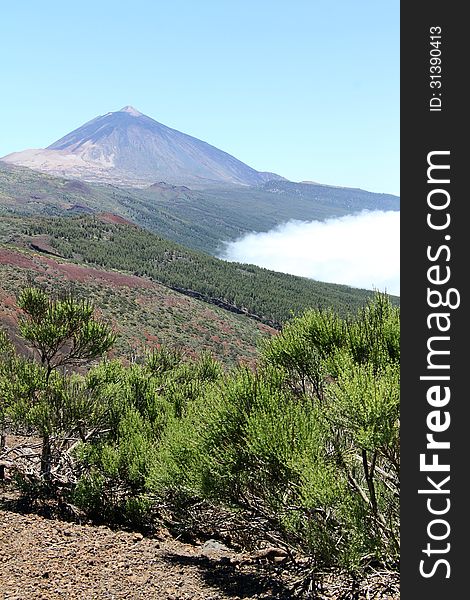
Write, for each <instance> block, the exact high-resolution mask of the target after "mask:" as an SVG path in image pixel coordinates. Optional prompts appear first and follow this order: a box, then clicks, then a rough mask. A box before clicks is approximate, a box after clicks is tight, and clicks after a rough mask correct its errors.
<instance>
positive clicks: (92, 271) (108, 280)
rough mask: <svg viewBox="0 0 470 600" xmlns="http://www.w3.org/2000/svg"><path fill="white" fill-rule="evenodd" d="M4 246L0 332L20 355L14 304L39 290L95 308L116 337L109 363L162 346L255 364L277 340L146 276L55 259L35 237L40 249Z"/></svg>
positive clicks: (0, 267) (244, 319)
mask: <svg viewBox="0 0 470 600" xmlns="http://www.w3.org/2000/svg"><path fill="white" fill-rule="evenodd" d="M32 247H33V244H31V245H30V248H21V247H17V246H15V245H12V244H9V245H8V246H4V245H3V246H2V245H0V328H4V329H6V330H7V331H8V333H9V335H10V337H11V338H12V339H13V340H14V343H15V346H16V347H17V349H18V350H19V351H20V352H22V353H27V352H28V350H27V348H26V346H25V345H24V342H23V341H22V339H21V338H20V336H19V332H18V314H19V313H18V309H17V305H16V297H17V296H18V293H19V292H20V291H21V289H22V288H24V287H25V286H27V285H31V283H35V284H36V285H40V286H42V287H45V288H46V289H47V290H48V291H50V292H52V293H61V292H66V291H70V289H72V290H73V291H74V293H75V294H76V295H78V296H79V297H85V298H90V299H91V300H93V301H94V303H95V306H96V307H97V309H98V310H99V313H100V315H101V317H103V318H104V319H105V320H106V321H107V322H109V323H110V325H111V326H112V328H113V330H114V331H116V333H117V334H118V338H117V341H116V343H115V345H114V347H113V349H112V352H111V356H115V357H119V358H127V359H132V358H133V357H135V356H136V355H137V356H138V355H139V354H141V353H142V352H143V349H144V348H152V347H155V346H159V345H160V344H162V345H164V346H166V347H178V348H181V349H182V350H183V351H184V352H185V353H186V354H189V355H193V356H196V355H198V354H199V353H200V352H202V351H208V352H211V353H212V354H213V355H214V356H215V357H217V358H218V359H219V360H220V361H222V363H224V364H225V365H227V366H234V365H236V364H237V363H238V362H240V361H242V362H246V363H253V362H254V361H255V360H256V359H257V358H258V345H259V342H260V340H261V339H262V338H264V337H267V336H269V335H272V334H274V333H275V330H274V329H272V328H271V327H268V326H267V325H264V324H263V323H260V322H257V321H255V320H253V319H250V318H249V317H247V316H244V315H241V314H234V313H232V312H229V311H226V310H223V309H222V308H220V307H217V306H215V305H210V304H208V303H206V302H202V301H200V300H198V299H196V298H191V297H188V296H187V295H184V294H181V293H178V292H176V291H174V290H171V289H169V288H168V287H167V286H164V285H162V284H159V283H157V282H155V281H151V280H150V279H149V278H147V277H138V276H136V275H131V274H126V273H122V272H119V271H114V270H110V269H105V268H93V267H91V266H89V265H80V264H78V263H77V262H76V261H70V260H64V259H63V258H61V257H58V256H56V255H54V254H53V249H52V248H49V247H48V246H47V244H44V240H41V239H39V238H36V244H34V247H35V249H32Z"/></svg>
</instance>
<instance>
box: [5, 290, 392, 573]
mask: <svg viewBox="0 0 470 600" xmlns="http://www.w3.org/2000/svg"><path fill="white" fill-rule="evenodd" d="M41 301H42V300H41V297H40V296H39V300H37V304H34V302H33V301H32V300H31V303H30V319H31V321H32V322H34V319H35V318H36V316H35V315H38V317H37V318H38V319H40V317H41V315H42V313H43V311H42V310H40V309H39V308H37V310H36V311H35V309H34V306H39V304H40V302H41ZM44 306H46V305H44ZM47 306H49V305H47ZM399 337H400V336H399V311H398V309H397V308H395V307H393V305H392V304H391V302H390V299H389V298H388V297H386V296H385V295H381V294H376V296H375V298H374V299H373V300H372V301H370V303H369V304H368V305H367V306H366V307H365V308H364V309H361V310H359V311H358V312H357V313H356V315H355V316H354V317H352V316H348V317H340V316H339V315H337V314H336V313H334V312H332V311H330V310H310V311H307V312H305V313H304V314H303V315H302V316H299V317H296V318H294V319H292V320H291V321H290V322H289V323H288V324H287V325H286V326H285V327H284V329H283V330H282V331H281V332H280V333H279V334H278V335H277V336H276V337H274V338H272V339H271V341H270V342H269V343H267V344H266V345H265V347H264V349H263V361H262V363H261V364H260V365H259V366H258V368H257V369H256V370H250V369H248V368H243V367H238V368H237V369H235V370H233V371H231V372H225V371H223V370H222V369H221V367H220V365H219V363H218V362H217V361H215V360H214V358H213V357H212V356H211V355H209V354H207V353H203V354H201V356H200V357H199V358H198V359H195V360H194V359H190V358H188V357H187V356H185V355H184V354H182V353H181V352H179V351H176V350H169V349H165V348H158V349H154V350H152V351H149V352H148V354H147V355H146V357H145V359H144V360H143V361H142V362H140V363H133V364H131V365H129V366H124V365H122V364H120V363H119V362H117V361H107V360H104V361H102V362H101V363H100V364H98V365H96V366H95V367H93V368H91V369H90V370H89V371H88V373H87V374H86V376H84V377H81V376H77V375H74V376H71V375H62V374H60V373H59V372H57V371H53V372H52V374H51V376H50V377H49V379H46V377H45V367H43V366H41V365H38V364H35V363H32V362H28V361H24V360H23V361H19V359H17V358H15V355H14V353H13V352H12V349H11V347H10V346H9V344H8V341H7V340H6V338H5V336H3V337H0V356H1V357H3V358H2V363H1V365H2V366H1V369H0V386H1V387H0V389H1V390H2V392H3V397H4V398H6V399H7V400H6V402H5V406H7V412H8V414H9V415H10V416H11V417H14V418H15V419H16V420H17V422H22V423H23V424H27V425H29V426H32V427H34V428H36V430H37V431H39V432H40V433H41V434H42V435H43V437H44V439H49V441H50V440H52V439H53V440H64V439H65V438H66V436H69V435H70V434H71V432H73V431H75V435H76V437H77V438H78V439H81V443H80V444H78V445H77V446H76V447H75V450H74V451H73V457H74V461H75V467H74V468H75V473H76V474H77V477H78V481H77V484H76V485H75V487H74V489H73V494H72V499H73V501H74V502H75V503H77V504H78V505H79V506H81V507H82V508H84V509H85V510H87V511H88V512H89V513H90V514H92V515H95V516H100V517H101V518H106V519H118V520H120V521H124V522H126V523H132V524H134V525H140V526H142V525H146V524H149V523H150V522H151V520H152V518H153V515H154V513H155V510H156V506H157V505H158V504H159V503H163V500H165V502H168V498H171V497H185V498H188V497H192V498H206V499H210V500H211V501H212V502H214V503H219V504H222V505H224V506H231V507H236V508H243V509H244V510H246V511H249V512H251V513H252V514H253V515H254V516H255V517H256V518H257V520H258V521H259V520H260V519H261V520H264V521H265V522H267V523H269V527H270V528H271V530H274V531H275V532H276V534H277V536H278V537H279V536H280V537H281V539H283V540H284V541H285V542H286V543H288V544H290V545H291V546H294V547H298V548H299V549H301V550H302V551H303V552H305V553H308V554H309V555H310V556H311V557H312V558H313V559H314V561H315V562H316V564H317V566H318V567H319V568H320V567H324V566H341V567H345V568H347V569H349V570H351V571H360V570H363V569H366V568H368V567H369V566H373V567H377V566H386V567H388V568H397V565H398V556H399V542H398V540H399V356H400V355H399ZM12 373H13V374H14V377H10V379H8V378H7V376H6V375H7V374H10V375H11V374H12Z"/></svg>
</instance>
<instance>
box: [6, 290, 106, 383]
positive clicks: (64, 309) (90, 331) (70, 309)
mask: <svg viewBox="0 0 470 600" xmlns="http://www.w3.org/2000/svg"><path fill="white" fill-rule="evenodd" d="M18 306H19V308H21V309H22V311H23V313H24V314H23V316H22V317H21V318H20V321H19V329H20V332H21V335H22V336H23V337H24V338H25V340H27V341H28V342H29V343H30V344H31V345H32V346H33V348H35V349H36V350H37V352H38V354H39V358H40V361H41V364H42V365H43V366H44V367H45V368H46V378H49V376H50V373H51V372H52V370H53V369H57V368H58V367H63V366H65V365H79V364H80V363H85V362H89V361H91V360H93V359H94V358H97V357H98V356H101V355H102V354H103V353H104V352H106V351H107V350H109V348H110V347H111V346H112V345H113V343H114V341H115V339H116V336H115V335H114V334H113V333H112V332H111V330H110V328H109V326H108V325H106V324H105V323H102V322H100V321H98V320H97V319H96V318H95V317H94V307H93V304H91V302H89V301H87V300H77V299H75V298H74V297H73V296H71V295H68V296H66V297H65V298H63V299H60V298H57V299H51V298H50V297H48V295H47V294H46V293H45V292H44V291H43V290H40V289H38V288H26V289H25V290H23V291H22V292H21V294H20V296H19V298H18Z"/></svg>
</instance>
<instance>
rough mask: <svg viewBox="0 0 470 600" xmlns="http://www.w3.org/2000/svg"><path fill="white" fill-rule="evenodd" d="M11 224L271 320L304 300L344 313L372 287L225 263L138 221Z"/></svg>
mask: <svg viewBox="0 0 470 600" xmlns="http://www.w3.org/2000/svg"><path fill="white" fill-rule="evenodd" d="M13 221H15V219H13ZM14 226H15V225H13V223H12V227H14ZM16 228H17V229H18V228H19V229H21V231H22V234H21V235H24V236H26V238H25V239H26V240H27V241H28V242H29V243H30V244H34V243H35V239H37V238H38V237H39V236H40V237H41V239H44V236H46V238H47V240H48V243H49V248H50V250H52V251H53V252H56V253H57V254H58V255H59V256H61V257H64V258H66V259H70V260H73V261H74V262H84V263H89V264H93V265H98V266H100V267H105V268H107V269H116V270H120V271H125V272H128V273H132V274H135V275H138V276H142V277H149V278H151V279H153V280H155V281H158V282H160V283H162V284H164V285H166V286H168V287H171V288H173V289H175V290H178V291H183V292H185V293H187V294H188V295H193V296H196V297H199V298H200V299H205V300H207V301H210V302H212V303H215V304H219V305H221V306H224V307H225V308H229V309H230V308H231V309H233V310H235V311H241V312H244V313H248V314H251V315H255V316H256V317H257V318H258V319H259V320H261V321H263V322H265V323H267V324H270V325H273V324H277V325H278V326H279V325H280V324H282V323H283V322H285V321H286V320H288V319H289V318H290V317H292V315H293V314H297V313H299V312H301V311H303V310H305V309H307V308H327V307H328V308H332V309H334V310H335V311H336V312H338V314H342V315H346V314H347V313H350V312H351V311H352V312H354V311H356V310H357V309H358V308H359V307H361V306H363V305H364V303H365V302H366V300H367V298H369V297H370V296H371V295H372V291H369V290H361V289H356V288H351V287H348V286H345V285H337V284H331V283H321V282H317V281H313V280H310V279H306V278H303V277H297V276H294V275H287V274H283V273H277V272H275V271H270V270H267V269H263V268H260V267H256V266H253V265H245V264H239V263H229V262H226V261H222V260H219V259H217V258H214V257H212V256H209V255H207V254H204V253H201V252H197V251H193V250H189V249H186V248H184V247H182V246H180V245H178V244H176V243H174V242H171V241H168V240H164V239H162V238H160V237H158V236H156V235H155V234H153V233H151V232H149V231H146V230H143V229H140V228H138V227H135V226H132V225H126V224H113V223H108V222H103V221H102V220H100V219H98V218H96V217H94V216H78V217H74V218H68V219H65V218H50V219H20V220H16ZM395 300H396V299H395Z"/></svg>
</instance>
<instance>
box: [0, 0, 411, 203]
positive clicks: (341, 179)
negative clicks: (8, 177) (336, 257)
mask: <svg viewBox="0 0 470 600" xmlns="http://www.w3.org/2000/svg"><path fill="white" fill-rule="evenodd" d="M0 47H1V52H2V94H1V95H0V156H3V155H5V154H8V153H10V152H14V151H19V150H23V149H25V148H38V147H45V146H47V145H49V144H50V143H52V142H53V141H55V140H56V139H58V138H60V137H61V136H63V135H64V134H66V133H68V132H69V131H71V130H72V129H75V128H76V127H78V126H80V125H81V124H83V123H84V122H86V121H88V120H90V119H92V118H94V117H95V116H97V115H100V114H105V113H107V112H109V111H113V110H118V109H120V108H121V107H123V106H125V105H127V104H131V105H133V106H135V107H136V108H137V109H138V110H140V111H141V112H143V113H145V114H147V115H149V116H151V117H153V118H154V119H156V120H157V121H160V122H161V123H164V124H165V125H168V126H170V127H174V128H175V129H178V130H180V131H183V132H185V133H188V134H190V135H193V136H195V137H198V138H200V139H202V140H205V141H207V142H209V143H211V144H213V145H215V146H217V147H219V148H221V149H222V150H225V151H226V152H229V153H230V154H233V155H234V156H236V157H237V158H239V159H240V160H242V161H244V162H246V163H247V164H249V165H250V166H252V167H254V168H256V169H258V170H268V171H274V172H277V173H279V174H281V175H283V176H285V177H287V178H289V179H291V180H294V181H301V180H313V181H318V182H320V183H326V184H332V185H343V186H351V187H361V188H363V189H367V190H371V191H377V192H387V193H395V194H399V93H400V90H399V0H386V1H377V0H356V1H354V2H353V1H351V0H292V1H291V2H286V1H282V2H280V1H276V0H270V1H265V0H251V1H247V0H237V1H231V0H230V1H229V0H227V1H224V0H212V1H210V0H198V1H197V2H195V1H193V0H172V1H171V2H170V0H167V1H165V2H162V1H159V0H153V1H150V0H149V1H142V0H134V2H116V1H115V2H110V1H108V0H101V1H100V0H95V1H93V2H91V1H89V0H81V2H76V3H75V2H73V3H72V2H63V1H62V2H56V1H48V0H44V1H42V2H36V1H35V0H23V1H22V2H18V3H12V2H11V3H8V5H6V6H2V12H1V19H0Z"/></svg>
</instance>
